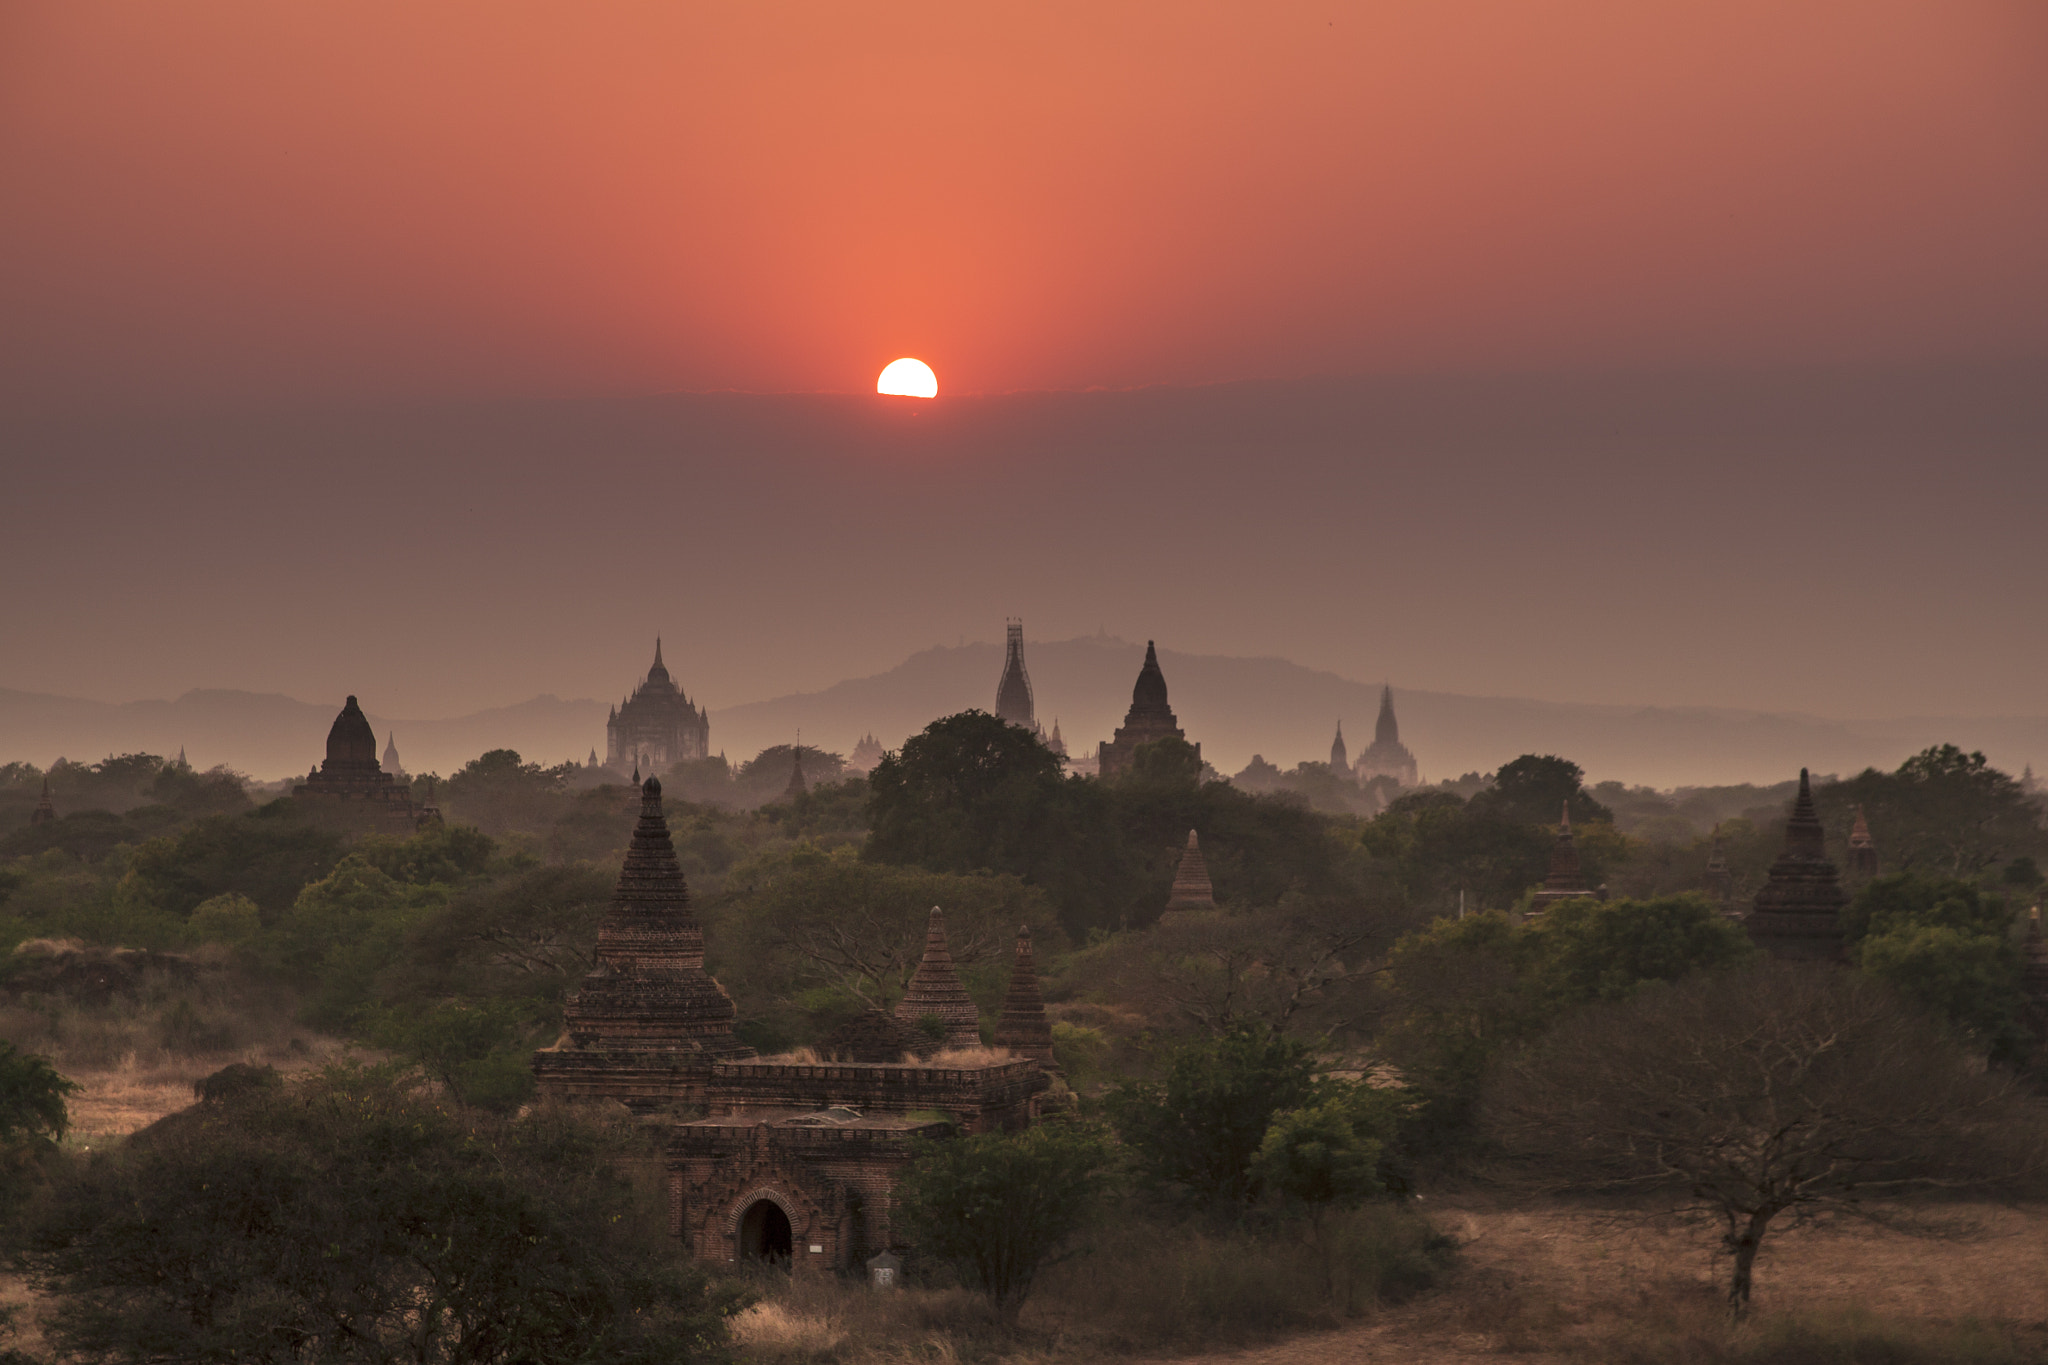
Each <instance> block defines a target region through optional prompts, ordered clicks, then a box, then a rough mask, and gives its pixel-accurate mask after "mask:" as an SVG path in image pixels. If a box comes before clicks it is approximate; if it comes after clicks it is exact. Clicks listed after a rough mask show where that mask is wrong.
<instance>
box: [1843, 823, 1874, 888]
mask: <svg viewBox="0 0 2048 1365" xmlns="http://www.w3.org/2000/svg"><path fill="white" fill-rule="evenodd" d="M1849 875H1850V876H1852V877H1855V878H1857V879H1858V880H1866V881H1867V880H1868V879H1870V878H1871V877H1875V876H1876V875H1877V841H1876V840H1875V839H1873V838H1871V837H1870V822H1869V821H1868V820H1866V819H1864V818H1863V807H1862V806H1858V807H1856V821H1855V823H1854V824H1852V825H1850V826H1849Z"/></svg>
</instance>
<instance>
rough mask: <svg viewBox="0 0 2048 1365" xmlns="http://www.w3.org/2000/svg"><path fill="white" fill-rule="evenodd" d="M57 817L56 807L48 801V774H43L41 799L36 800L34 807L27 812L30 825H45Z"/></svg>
mask: <svg viewBox="0 0 2048 1365" xmlns="http://www.w3.org/2000/svg"><path fill="white" fill-rule="evenodd" d="M56 818H57V808H56V806H54V805H52V804H51V802H50V775H49V774H48V773H44V774H43V799H42V800H40V801H38V802H36V808H35V809H34V810H32V811H30V812H29V816H28V822H29V824H31V825H47V824H49V823H50V822H51V821H53V820H55V819H56Z"/></svg>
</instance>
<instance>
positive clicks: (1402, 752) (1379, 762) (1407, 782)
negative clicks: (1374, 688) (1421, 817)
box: [1355, 685, 1420, 787]
mask: <svg viewBox="0 0 2048 1365" xmlns="http://www.w3.org/2000/svg"><path fill="white" fill-rule="evenodd" d="M1355 771H1356V772H1357V774H1358V780H1359V781H1360V782H1370V781H1371V780H1372V779H1374V778H1375V777H1391V778H1393V779H1394V781H1395V782H1396V783H1397V784H1399V785H1400V786H1403V787H1412V786H1414V785H1415V784H1416V783H1417V781H1418V780H1419V773H1420V769H1419V768H1417V767H1416V764H1415V755H1414V754H1411V753H1409V752H1408V746H1407V745H1405V744H1403V743H1401V725H1400V722H1399V721H1397V720H1395V719H1394V689H1393V687H1392V686H1389V685H1382V686H1381V688H1380V714H1379V719H1378V721H1376V722H1375V723H1374V725H1373V728H1372V743H1371V744H1369V745H1367V746H1366V748H1365V752H1363V753H1361V754H1360V755H1359V756H1358V762H1357V764H1356V765H1355Z"/></svg>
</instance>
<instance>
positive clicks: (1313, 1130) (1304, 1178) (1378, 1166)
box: [1252, 1083, 1408, 1298]
mask: <svg viewBox="0 0 2048 1365" xmlns="http://www.w3.org/2000/svg"><path fill="white" fill-rule="evenodd" d="M1407 1108H1408V1101H1407V1099H1406V1098H1405V1097H1404V1096H1403V1095H1402V1094H1401V1093H1400V1092H1399V1091H1393V1090H1375V1089H1374V1088H1373V1087H1371V1086H1369V1085H1360V1084H1357V1083H1343V1084H1334V1083H1333V1084H1330V1085H1328V1086H1327V1087H1326V1089H1325V1095H1324V1098H1322V1099H1321V1100H1319V1101H1318V1102H1316V1103H1315V1104H1311V1105H1308V1106H1306V1107H1304V1108H1301V1109H1290V1110H1287V1111H1285V1112H1284V1113H1281V1114H1279V1115H1277V1116H1275V1117H1274V1119H1273V1124H1272V1126H1271V1127H1270V1128H1268V1129H1267V1130H1266V1136H1265V1138H1264V1140H1263V1141H1261V1142H1260V1143H1259V1150H1258V1154H1257V1155H1256V1156H1255V1157H1253V1159H1252V1173H1253V1175H1254V1176H1255V1177H1256V1178H1257V1179H1258V1181H1259V1183H1260V1184H1261V1185H1262V1186H1263V1187H1264V1188H1266V1189H1268V1190H1271V1191H1273V1192H1274V1193H1276V1194H1278V1195H1280V1196H1281V1197H1282V1198H1284V1199H1286V1200H1288V1201H1290V1202H1292V1203H1297V1204H1300V1205H1303V1206H1305V1207H1306V1208H1307V1209H1308V1211H1309V1221H1310V1225H1311V1228H1312V1229H1313V1231H1314V1234H1315V1238H1316V1244H1317V1248H1318V1250H1319V1251H1320V1252H1321V1253H1322V1259H1323V1265H1324V1269H1325V1271H1326V1272H1327V1275H1328V1280H1327V1284H1326V1289H1327V1292H1328V1293H1329V1294H1330V1296H1331V1297H1333V1298H1334V1297H1335V1296H1336V1292H1337V1281H1336V1265H1335V1263H1334V1262H1333V1260H1332V1258H1331V1256H1330V1250H1329V1247H1328V1246H1327V1245H1326V1244H1325V1243H1324V1241H1323V1224H1324V1215H1325V1214H1326V1213H1328V1212H1329V1210H1331V1209H1333V1208H1356V1207H1357V1206H1358V1205H1360V1204H1363V1203H1365V1202H1366V1201H1367V1200H1368V1199H1372V1198H1374V1197H1376V1196H1378V1195H1381V1194H1384V1193H1385V1192H1386V1191H1387V1177H1386V1172H1385V1170H1384V1169H1383V1160H1384V1153H1385V1151H1386V1149H1387V1147H1388V1146H1389V1145H1390V1144H1391V1143H1392V1141H1393V1137H1394V1132H1395V1129H1396V1128H1397V1127H1398V1126H1399V1124H1400V1121H1401V1119H1402V1117H1403V1115H1404V1112H1405V1111H1406V1109H1407Z"/></svg>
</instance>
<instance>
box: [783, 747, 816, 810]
mask: <svg viewBox="0 0 2048 1365" xmlns="http://www.w3.org/2000/svg"><path fill="white" fill-rule="evenodd" d="M809 790H810V788H809V787H807V786H805V785H804V748H803V745H801V744H799V745H797V746H796V747H795V748H794V749H792V750H790V761H789V785H788V786H787V787H784V788H783V789H782V799H783V800H785V801H794V800H796V799H797V798H798V797H799V796H802V795H803V794H804V793H805V792H807V791H809Z"/></svg>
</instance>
